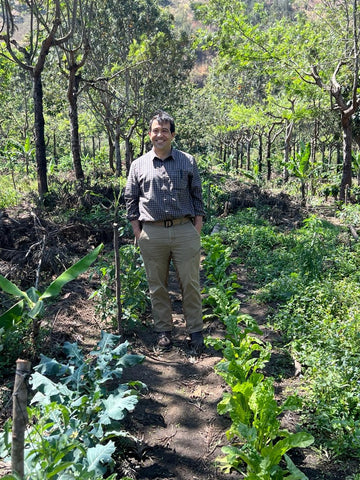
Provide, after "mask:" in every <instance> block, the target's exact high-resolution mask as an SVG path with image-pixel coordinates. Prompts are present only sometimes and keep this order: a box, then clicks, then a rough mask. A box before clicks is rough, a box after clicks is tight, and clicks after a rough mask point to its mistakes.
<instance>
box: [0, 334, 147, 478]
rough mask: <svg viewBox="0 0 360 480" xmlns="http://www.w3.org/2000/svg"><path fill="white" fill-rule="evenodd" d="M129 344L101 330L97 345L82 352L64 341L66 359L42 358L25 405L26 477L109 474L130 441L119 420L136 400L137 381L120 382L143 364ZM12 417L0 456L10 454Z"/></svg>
mask: <svg viewBox="0 0 360 480" xmlns="http://www.w3.org/2000/svg"><path fill="white" fill-rule="evenodd" d="M127 349H128V342H124V343H120V337H119V336H117V335H112V334H109V333H105V332H102V335H101V340H100V342H99V344H98V346H97V348H96V349H94V350H93V351H92V352H90V354H89V355H85V354H84V353H83V352H82V351H81V349H80V348H79V347H78V345H77V344H76V343H69V342H66V343H65V344H64V352H65V354H66V357H67V363H60V362H58V361H57V360H55V359H50V358H48V357H46V356H43V355H42V356H41V361H40V363H39V365H38V366H37V367H35V370H36V372H35V373H34V374H33V375H32V376H31V378H30V384H31V385H32V389H33V390H34V392H35V395H34V396H33V398H32V401H31V404H32V405H33V406H32V407H31V408H29V409H28V415H29V418H30V419H32V425H31V426H30V428H29V430H28V431H27V434H26V439H25V444H26V450H25V472H26V474H25V478H26V479H31V480H35V479H39V480H40V479H45V478H46V479H48V478H52V479H59V480H60V479H65V478H81V479H82V480H85V479H89V480H90V479H98V478H103V476H104V475H105V474H106V478H115V476H114V475H112V476H110V477H108V475H109V473H111V470H112V469H113V467H114V458H113V455H114V454H115V453H116V456H117V458H119V457H121V456H124V454H125V451H126V445H128V444H129V442H133V441H134V438H133V437H132V435H131V434H130V433H128V432H126V431H125V430H124V427H123V420H124V418H125V416H126V415H127V413H128V412H132V411H133V410H134V408H135V406H136V404H137V401H138V392H139V389H142V388H144V384H142V383H141V382H137V381H133V382H128V383H125V384H122V383H121V377H122V374H123V370H124V368H126V367H131V366H133V365H136V364H138V363H139V362H142V361H143V359H144V357H143V356H141V355H134V354H129V353H128V352H127ZM10 448H11V420H8V421H7V422H6V425H5V428H4V432H3V433H2V434H1V435H0V455H1V456H5V455H6V454H7V455H8V454H10Z"/></svg>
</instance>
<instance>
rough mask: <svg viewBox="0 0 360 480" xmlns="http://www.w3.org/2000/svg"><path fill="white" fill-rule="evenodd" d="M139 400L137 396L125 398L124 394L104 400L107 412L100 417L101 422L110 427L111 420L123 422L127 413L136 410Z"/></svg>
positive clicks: (110, 396)
mask: <svg viewBox="0 0 360 480" xmlns="http://www.w3.org/2000/svg"><path fill="white" fill-rule="evenodd" d="M137 402H138V398H137V397H136V396H135V395H129V396H127V397H124V392H121V393H120V394H117V395H109V397H108V398H107V399H106V400H103V402H102V403H103V405H104V407H105V410H104V412H103V414H102V415H101V417H100V422H101V423H103V424H105V425H108V424H109V418H111V419H113V420H122V419H123V418H124V417H125V415H126V413H127V412H131V411H133V410H134V408H135V406H136V404H137Z"/></svg>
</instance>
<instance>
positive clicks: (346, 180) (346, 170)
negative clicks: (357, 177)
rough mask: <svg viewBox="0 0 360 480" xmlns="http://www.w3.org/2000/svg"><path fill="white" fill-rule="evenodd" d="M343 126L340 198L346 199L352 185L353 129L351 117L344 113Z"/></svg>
mask: <svg viewBox="0 0 360 480" xmlns="http://www.w3.org/2000/svg"><path fill="white" fill-rule="evenodd" d="M341 126H342V129H343V167H342V178H341V183H340V200H341V201H342V202H344V201H345V196H346V189H347V188H350V187H351V182H352V172H351V146H352V130H351V117H350V116H349V117H348V116H345V115H342V117H341Z"/></svg>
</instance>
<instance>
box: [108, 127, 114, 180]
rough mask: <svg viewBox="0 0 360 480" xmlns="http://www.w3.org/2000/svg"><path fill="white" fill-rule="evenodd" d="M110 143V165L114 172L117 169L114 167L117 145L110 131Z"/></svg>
mask: <svg viewBox="0 0 360 480" xmlns="http://www.w3.org/2000/svg"><path fill="white" fill-rule="evenodd" d="M108 144H109V167H110V170H111V171H112V172H114V171H115V167H114V155H115V146H114V142H113V141H112V138H111V135H110V132H108Z"/></svg>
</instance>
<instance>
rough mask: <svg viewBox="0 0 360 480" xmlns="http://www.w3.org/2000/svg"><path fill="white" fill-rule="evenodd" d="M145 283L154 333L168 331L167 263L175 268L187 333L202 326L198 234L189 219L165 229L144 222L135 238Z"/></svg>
mask: <svg viewBox="0 0 360 480" xmlns="http://www.w3.org/2000/svg"><path fill="white" fill-rule="evenodd" d="M138 243H139V247H140V251H141V255H142V257H143V260H144V264H145V270H146V277H147V281H148V284H149V290H150V298H151V305H152V311H153V317H154V326H155V331H156V332H166V331H171V330H172V328H173V325H172V307H171V300H170V296H169V291H168V276H169V266H170V261H171V260H172V262H173V265H174V267H175V269H176V273H177V276H178V281H179V285H180V289H181V293H182V299H183V311H184V317H185V320H186V325H187V329H188V332H189V333H194V332H199V331H201V330H202V329H203V320H202V301H201V293H200V280H199V269H200V235H199V233H198V232H197V230H196V229H195V227H194V225H193V224H192V223H191V222H190V221H189V222H187V223H184V224H182V225H173V226H172V227H169V228H165V227H164V226H162V225H153V224H152V223H144V224H143V229H142V232H141V235H140V238H139V242H138Z"/></svg>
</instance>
